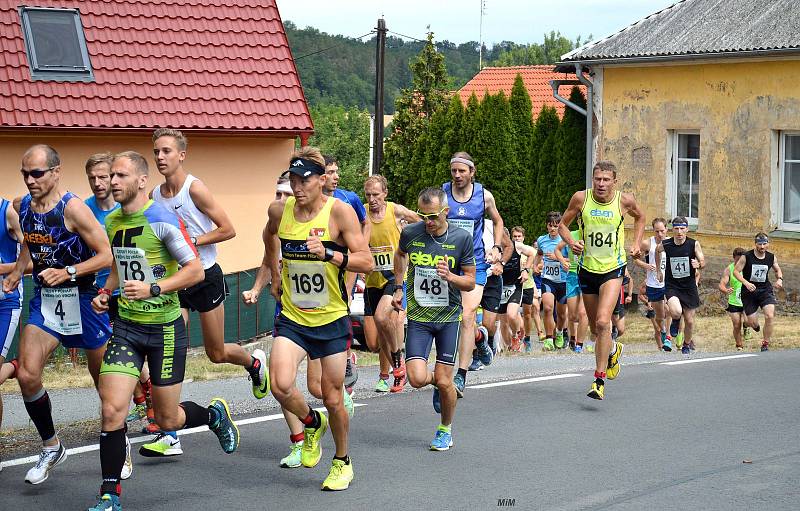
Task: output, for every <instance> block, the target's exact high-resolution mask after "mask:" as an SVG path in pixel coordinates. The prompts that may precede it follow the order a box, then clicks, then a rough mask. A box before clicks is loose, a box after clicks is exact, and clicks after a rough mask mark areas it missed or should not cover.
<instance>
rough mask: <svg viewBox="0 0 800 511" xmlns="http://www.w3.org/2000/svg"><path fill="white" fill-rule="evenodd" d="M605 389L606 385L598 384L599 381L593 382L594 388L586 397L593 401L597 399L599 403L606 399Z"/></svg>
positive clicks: (592, 387)
mask: <svg viewBox="0 0 800 511" xmlns="http://www.w3.org/2000/svg"><path fill="white" fill-rule="evenodd" d="M606 374H608V373H606ZM605 387H606V386H605V385H604V384H602V383H597V381H593V382H592V386H591V387H590V388H589V393H588V394H586V395H587V396H589V397H590V398H592V399H597V400H598V401H601V400H602V399H603V397H605Z"/></svg>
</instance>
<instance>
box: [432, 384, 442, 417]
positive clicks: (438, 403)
mask: <svg viewBox="0 0 800 511" xmlns="http://www.w3.org/2000/svg"><path fill="white" fill-rule="evenodd" d="M433 411H435V412H436V413H442V396H440V395H439V387H433Z"/></svg>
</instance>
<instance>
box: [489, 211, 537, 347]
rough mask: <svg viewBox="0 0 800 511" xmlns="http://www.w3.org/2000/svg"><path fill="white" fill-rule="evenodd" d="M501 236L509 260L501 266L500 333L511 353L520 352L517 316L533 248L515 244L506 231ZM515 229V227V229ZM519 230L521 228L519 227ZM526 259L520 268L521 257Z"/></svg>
mask: <svg viewBox="0 0 800 511" xmlns="http://www.w3.org/2000/svg"><path fill="white" fill-rule="evenodd" d="M503 229H504V230H505V236H503V246H504V248H505V244H506V243H510V244H511V247H512V248H511V250H512V252H511V258H510V259H509V260H508V261H507V262H506V263H504V264H503V294H502V297H501V299H500V310H499V311H498V313H499V314H500V329H501V330H500V331H501V334H502V336H503V340H505V342H506V345H507V347H508V344H509V343H510V346H511V350H512V351H520V348H521V340H522V339H521V338H520V336H519V331H520V330H522V317H521V316H520V314H519V307H520V305H521V304H522V285H523V283H525V282H527V281H528V280H529V279H530V278H531V277H530V274H531V273H532V272H531V266H533V261H534V259H535V256H536V252H535V251H534V250H533V248H531V247H529V246H527V245H525V244H523V243H517V242H516V241H514V240H513V239H511V237H510V233H509V232H508V229H506V228H503ZM515 229H516V227H515ZM520 229H521V227H520ZM523 255H524V256H525V257H526V262H525V265H526V266H524V267H523V266H522V263H521V260H522V256H523Z"/></svg>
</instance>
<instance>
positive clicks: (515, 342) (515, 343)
mask: <svg viewBox="0 0 800 511" xmlns="http://www.w3.org/2000/svg"><path fill="white" fill-rule="evenodd" d="M521 349H522V343H520V339H519V337H517V336H516V335H515V336H513V337H512V338H511V351H516V352H517V353H519V352H520V350H521Z"/></svg>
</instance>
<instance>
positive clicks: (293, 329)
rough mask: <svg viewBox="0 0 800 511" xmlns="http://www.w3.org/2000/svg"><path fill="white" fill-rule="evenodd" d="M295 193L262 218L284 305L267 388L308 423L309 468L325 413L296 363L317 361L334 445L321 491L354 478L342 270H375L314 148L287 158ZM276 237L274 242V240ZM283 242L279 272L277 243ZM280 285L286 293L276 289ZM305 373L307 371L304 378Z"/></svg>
mask: <svg viewBox="0 0 800 511" xmlns="http://www.w3.org/2000/svg"><path fill="white" fill-rule="evenodd" d="M287 172H288V173H289V179H290V182H291V186H292V190H293V191H294V197H290V198H289V199H287V201H286V203H285V204H281V203H280V202H273V203H272V204H271V205H270V207H269V220H268V222H267V236H268V243H267V244H266V247H267V250H269V262H270V265H271V268H272V274H273V275H278V272H279V271H280V274H281V279H280V280H278V279H273V282H272V294H273V296H274V297H275V299H276V300H279V301H280V302H281V313H280V315H279V316H278V319H277V321H276V323H275V331H274V333H273V335H274V336H275V340H274V341H273V344H272V353H271V356H270V359H269V361H270V372H271V375H270V378H271V380H272V381H271V383H272V393H273V395H274V396H275V398H276V399H277V400H278V402H279V403H280V404H281V406H283V407H284V408H285V409H287V410H288V411H290V412H291V413H293V414H294V415H296V416H297V417H298V418H299V419H300V420H301V421H302V423H303V424H304V425H305V435H304V436H305V440H304V444H303V446H302V452H301V462H302V464H303V466H306V467H314V466H316V464H317V463H319V460H320V457H321V456H322V450H321V447H320V441H321V439H322V436H323V435H324V434H325V432H326V431H327V428H328V417H326V416H325V415H323V414H320V413H318V412H316V411H315V410H312V409H311V408H310V407H309V406H308V403H307V402H306V400H305V398H304V397H303V394H302V393H301V392H300V391H299V390H298V389H297V387H296V386H295V379H296V377H297V366H298V364H299V363H300V362H301V361H302V360H303V358H305V357H306V356H308V358H309V359H311V360H316V359H320V367H321V377H320V379H321V383H322V395H323V403H324V404H325V407H326V408H327V410H328V415H329V417H330V423H331V430H332V433H333V437H334V443H335V444H336V455H335V456H334V459H333V462H332V466H331V470H330V473H329V475H328V477H327V478H326V479H325V481H324V482H323V483H322V489H324V490H344V489H347V488H348V486H349V485H350V482H351V481H352V480H353V467H352V464H351V463H350V458H349V456H348V426H349V418H348V412H347V410H346V409H345V407H344V406H343V399H344V398H343V394H345V392H343V391H342V388H343V383H344V375H345V365H346V361H347V354H346V351H347V345H348V344H349V343H350V340H351V339H352V328H351V326H350V317H349V316H348V307H347V298H348V294H349V289H347V288H346V287H345V280H344V277H345V272H346V271H348V270H349V271H351V272H354V273H361V272H363V273H367V272H370V271H372V268H373V262H372V255H371V253H370V251H369V246H368V245H367V241H366V240H365V239H364V237H363V235H362V234H361V229H360V228H359V227H358V221H357V218H356V215H355V213H354V212H353V210H352V208H350V207H347V206H346V205H345V204H343V203H342V202H341V201H339V200H336V199H334V198H333V197H327V196H325V195H324V194H323V192H322V191H323V188H324V186H325V181H326V180H327V179H328V176H327V175H326V174H325V160H324V159H323V158H322V155H321V154H320V152H319V149H316V148H313V147H303V148H301V149H300V150H298V151H296V152H295V153H294V154H293V155H292V158H291V161H290V166H289V170H287ZM276 238H277V240H276ZM278 243H279V244H280V250H281V252H282V254H283V264H282V266H281V270H279V269H278V254H277V253H276V252H275V250H274V247H275V246H276V245H278ZM348 251H349V253H348ZM281 290H283V294H281ZM309 378H310V376H309Z"/></svg>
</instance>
